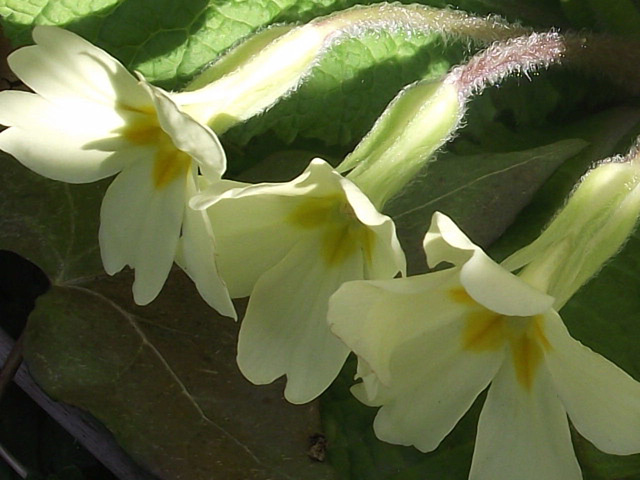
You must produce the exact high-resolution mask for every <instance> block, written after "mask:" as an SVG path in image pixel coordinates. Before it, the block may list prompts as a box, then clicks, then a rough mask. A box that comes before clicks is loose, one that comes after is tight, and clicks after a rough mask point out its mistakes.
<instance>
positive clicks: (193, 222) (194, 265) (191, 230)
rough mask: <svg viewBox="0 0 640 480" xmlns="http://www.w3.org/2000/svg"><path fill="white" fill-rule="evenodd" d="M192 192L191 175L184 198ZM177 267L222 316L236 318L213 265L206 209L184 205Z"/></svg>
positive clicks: (212, 239)
mask: <svg viewBox="0 0 640 480" xmlns="http://www.w3.org/2000/svg"><path fill="white" fill-rule="evenodd" d="M195 192H196V186H195V183H194V180H193V177H192V176H189V178H188V181H187V197H191V196H192V195H193V194H195ZM180 252H181V255H180V257H181V259H182V261H181V262H176V263H179V264H180V266H181V267H182V268H183V270H184V271H185V272H187V274H188V275H189V276H190V277H191V279H192V280H193V281H194V283H195V284H196V288H197V289H198V292H199V293H200V295H201V296H202V298H203V299H204V300H205V301H206V302H207V303H208V304H209V305H210V306H211V307H213V308H214V309H216V310H217V311H218V312H220V313H221V314H222V315H225V316H227V317H231V318H233V319H234V320H235V319H237V318H238V316H237V314H236V311H235V307H234V306H233V303H232V302H231V298H230V297H229V292H228V291H227V287H226V285H225V283H224V281H223V280H222V278H221V277H220V274H219V273H218V268H217V266H216V248H215V239H214V236H213V231H212V229H211V224H210V222H209V217H208V215H207V213H206V212H204V211H201V210H193V209H191V208H189V207H186V209H185V214H184V221H183V225H182V238H181V241H180Z"/></svg>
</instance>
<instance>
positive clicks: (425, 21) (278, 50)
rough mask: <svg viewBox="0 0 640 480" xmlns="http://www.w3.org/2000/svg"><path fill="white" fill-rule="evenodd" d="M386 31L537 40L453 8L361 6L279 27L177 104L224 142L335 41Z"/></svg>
mask: <svg viewBox="0 0 640 480" xmlns="http://www.w3.org/2000/svg"><path fill="white" fill-rule="evenodd" d="M382 30H384V31H403V32H406V34H407V35H412V34H415V33H437V34H442V35H443V36H444V37H445V38H452V39H462V40H465V41H468V42H469V43H474V44H478V45H487V44H489V43H491V42H494V41H497V40H504V39H506V38H512V37H517V36H520V35H525V34H527V33H530V29H528V28H525V27H521V26H519V25H515V24H510V23H507V22H505V21H504V20H502V19H500V18H499V17H495V16H489V17H486V18H485V17H477V16H473V15H469V14H467V13H465V12H462V11H457V10H451V9H436V8H432V7H427V6H423V5H401V4H398V3H394V4H387V3H381V4H377V5H370V6H356V7H352V8H350V9H348V10H344V11H341V12H337V13H334V14H331V15H328V16H327V17H321V18H318V19H315V20H313V21H311V22H309V23H307V24H305V25H302V26H299V27H296V28H290V27H280V26H278V27H274V28H270V29H267V30H265V31H263V32H260V33H258V34H257V35H254V36H253V37H250V38H249V40H248V41H247V42H245V43H243V44H241V45H240V46H239V47H237V48H236V49H235V50H232V51H231V52H230V53H229V54H228V55H227V56H225V57H222V59H221V60H220V61H219V62H216V63H215V64H214V65H213V66H212V67H210V68H209V69H208V70H205V71H204V72H203V73H202V74H201V75H200V76H199V77H197V78H196V79H195V80H194V81H193V84H192V85H191V86H190V87H188V88H187V91H185V92H180V93H176V94H174V96H173V99H174V101H175V102H176V103H178V104H179V105H180V106H181V108H182V109H184V110H185V111H186V112H187V113H189V114H190V115H191V116H192V117H193V118H195V119H196V120H198V121H200V122H202V123H205V124H208V125H209V126H210V127H211V128H212V129H213V130H214V131H215V132H216V133H217V134H219V135H220V134H222V133H223V132H225V131H226V130H228V129H229V128H230V127H231V126H233V125H235V124H237V123H239V122H242V121H244V120H246V119H248V118H250V117H253V116H255V115H257V114H259V113H260V112H263V111H265V110H266V109H268V108H269V107H270V106H271V105H273V104H274V103H275V102H276V101H278V100H279V99H281V98H282V97H283V96H285V95H287V94H288V93H290V92H291V91H293V90H295V89H296V88H297V87H298V86H299V85H300V83H301V82H302V81H303V80H304V78H305V77H306V76H307V75H308V74H309V73H310V72H311V70H312V68H313V66H314V65H315V64H316V63H317V62H318V61H319V60H320V59H321V58H322V56H323V55H324V54H325V53H326V52H327V51H328V50H329V49H330V48H331V46H332V45H334V44H335V43H336V42H339V41H340V40H342V39H344V38H349V37H361V36H363V35H365V34H367V33H370V32H372V31H373V32H375V31H382Z"/></svg>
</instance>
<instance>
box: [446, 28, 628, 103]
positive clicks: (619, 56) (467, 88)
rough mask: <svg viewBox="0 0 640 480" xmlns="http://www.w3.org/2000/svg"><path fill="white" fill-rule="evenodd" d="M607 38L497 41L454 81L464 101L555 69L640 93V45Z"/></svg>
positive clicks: (553, 35)
mask: <svg viewBox="0 0 640 480" xmlns="http://www.w3.org/2000/svg"><path fill="white" fill-rule="evenodd" d="M630 42H631V41H630V40H627V39H621V38H615V37H612V36H607V35H599V34H589V35H586V34H585V35H579V34H576V33H568V34H561V33H559V32H556V31H550V32H546V33H532V34H530V35H527V36H522V37H517V38H512V39H509V40H507V41H501V42H495V43H493V44H492V45H491V46H490V47H488V48H487V49H485V50H483V51H482V52H480V53H478V54H477V55H475V56H473V57H472V58H471V59H470V60H469V61H468V62H467V63H466V64H464V65H460V66H458V67H455V68H454V69H453V70H451V72H450V73H449V75H448V79H447V81H448V82H451V83H453V84H455V85H456V86H457V88H458V90H459V91H460V95H461V98H462V99H468V98H469V97H470V96H471V95H473V94H476V93H479V92H480V91H481V90H483V89H484V88H486V87H488V86H491V85H495V84H496V83H499V82H500V81H502V80H503V79H504V78H505V77H507V76H509V75H512V74H514V73H522V74H523V75H526V76H529V74H530V73H533V72H535V71H537V70H539V69H546V68H549V67H551V66H552V65H563V66H565V67H567V68H571V69H575V70H580V71H583V72H585V73H588V74H591V75H594V76H598V77H605V78H607V79H608V80H609V81H612V82H613V83H616V84H618V85H619V86H621V87H622V88H624V89H626V90H627V91H629V92H630V93H633V94H638V93H640V53H639V52H640V43H638V42H633V43H635V45H631V44H630Z"/></svg>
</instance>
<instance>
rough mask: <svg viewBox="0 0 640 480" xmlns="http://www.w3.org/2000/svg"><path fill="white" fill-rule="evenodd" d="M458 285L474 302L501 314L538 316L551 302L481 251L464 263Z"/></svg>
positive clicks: (549, 297) (546, 296)
mask: <svg viewBox="0 0 640 480" xmlns="http://www.w3.org/2000/svg"><path fill="white" fill-rule="evenodd" d="M460 282H461V283H462V285H463V286H464V288H465V290H466V291H467V293H468V294H469V295H470V296H471V297H472V298H473V299H474V300H475V301H476V302H478V303H480V304H481V305H484V306H485V307H487V308H488V309H489V310H493V311H494V312H497V313H501V314H502V315H513V316H519V317H526V316H531V315H538V314H540V313H543V312H546V311H547V310H549V309H550V308H551V306H552V305H553V302H554V298H553V297H551V296H549V295H547V294H545V293H543V292H541V291H539V290H537V289H535V288H533V287H532V286H530V285H529V284H528V283H526V282H525V281H524V280H522V279H521V278H519V277H517V276H515V275H513V274H512V273H511V272H509V271H508V270H505V269H504V268H502V267H501V266H500V265H498V264H497V263H496V262H494V261H493V260H491V258H489V257H488V256H487V254H485V253H484V252H483V251H482V250H477V251H475V252H474V253H473V256H472V257H471V258H470V259H469V260H468V261H467V262H466V263H465V264H464V266H463V267H462V269H461V271H460Z"/></svg>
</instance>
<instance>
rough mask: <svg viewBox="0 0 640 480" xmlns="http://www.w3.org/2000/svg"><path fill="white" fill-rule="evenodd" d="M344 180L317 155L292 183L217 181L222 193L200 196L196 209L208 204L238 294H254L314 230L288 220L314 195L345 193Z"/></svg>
mask: <svg viewBox="0 0 640 480" xmlns="http://www.w3.org/2000/svg"><path fill="white" fill-rule="evenodd" d="M340 178H341V177H340V175H338V174H337V173H335V171H334V170H333V169H332V168H331V166H330V165H329V164H327V163H326V162H325V161H324V160H320V159H316V160H313V161H312V162H311V163H310V165H309V167H307V169H306V170H305V171H304V172H303V173H302V174H301V175H300V176H298V177H297V178H295V179H294V180H292V181H290V182H286V183H261V184H256V185H248V186H245V187H241V188H233V189H229V190H227V191H224V192H222V191H220V190H221V189H220V188H219V187H216V185H217V184H214V185H213V186H212V187H213V188H214V189H216V188H217V191H212V192H210V193H207V194H205V195H197V196H195V197H194V199H193V200H192V201H191V205H193V206H194V208H207V207H208V210H207V212H208V214H209V217H210V219H211V224H212V226H213V231H214V234H215V236H216V244H217V246H216V248H217V251H218V252H219V256H218V268H219V269H220V273H221V275H222V278H224V279H225V281H226V283H227V286H228V288H229V292H230V293H231V296H232V297H233V298H237V297H243V296H247V295H249V293H251V290H252V289H253V286H254V285H255V283H256V282H257V281H258V278H259V277H260V275H262V274H263V273H264V272H266V271H267V270H269V269H270V268H272V267H273V266H274V265H276V264H277V263H278V262H280V261H281V260H282V259H283V258H284V257H285V255H287V253H288V252H289V251H290V250H291V249H292V248H293V246H294V245H295V244H296V243H298V241H299V239H300V238H301V236H306V235H307V234H308V232H309V231H308V230H305V229H301V228H298V227H296V226H295V225H293V224H291V223H290V222H288V221H287V218H288V217H289V216H290V215H291V213H292V212H293V211H294V210H295V209H296V207H297V206H298V205H300V204H301V203H302V202H305V201H306V200H308V199H309V198H314V197H318V198H322V197H323V196H329V195H331V194H332V193H335V192H338V193H341V192H342V188H341V185H340V181H339V180H340ZM315 255H316V256H317V255H318V254H317V253H315Z"/></svg>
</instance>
